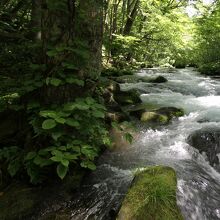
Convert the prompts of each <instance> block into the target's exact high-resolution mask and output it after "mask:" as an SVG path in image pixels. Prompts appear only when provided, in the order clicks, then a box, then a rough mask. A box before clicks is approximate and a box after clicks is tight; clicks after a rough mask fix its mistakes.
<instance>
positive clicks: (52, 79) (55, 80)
mask: <svg viewBox="0 0 220 220" xmlns="http://www.w3.org/2000/svg"><path fill="white" fill-rule="evenodd" d="M61 83H62V80H60V79H57V78H51V79H50V84H51V85H53V86H59V85H60V84H61Z"/></svg>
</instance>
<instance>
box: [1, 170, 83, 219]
mask: <svg viewBox="0 0 220 220" xmlns="http://www.w3.org/2000/svg"><path fill="white" fill-rule="evenodd" d="M70 172H71V173H70V174H69V175H68V176H66V178H65V179H64V180H63V181H62V182H60V180H56V179H54V180H53V181H51V182H46V184H44V185H41V186H33V185H30V184H27V183H25V182H21V181H14V183H11V184H10V185H8V186H7V187H6V188H3V189H0V219H1V220H30V219H39V220H41V219H42V220H54V219H57V220H59V219H60V220H61V219H62V220H64V219H65V220H67V219H71V213H70V212H68V210H65V208H66V204H67V202H69V201H70V200H71V196H72V192H74V191H76V190H77V189H78V188H79V187H80V185H81V181H82V178H83V177H84V176H85V171H84V170H82V169H79V170H73V171H70ZM45 212H46V215H45V216H42V213H45ZM68 217H69V218H68Z"/></svg>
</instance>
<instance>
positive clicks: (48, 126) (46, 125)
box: [42, 119, 57, 130]
mask: <svg viewBox="0 0 220 220" xmlns="http://www.w3.org/2000/svg"><path fill="white" fill-rule="evenodd" d="M56 125H57V123H56V121H55V120H53V119H47V120H45V121H44V122H43V124H42V128H43V129H45V130H49V129H52V128H54V127H56Z"/></svg>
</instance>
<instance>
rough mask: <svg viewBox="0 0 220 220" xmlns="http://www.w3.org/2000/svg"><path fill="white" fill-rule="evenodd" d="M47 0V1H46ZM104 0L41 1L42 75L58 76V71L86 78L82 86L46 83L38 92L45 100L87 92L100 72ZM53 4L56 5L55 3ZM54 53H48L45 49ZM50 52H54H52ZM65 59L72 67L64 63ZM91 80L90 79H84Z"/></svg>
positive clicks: (59, 101) (56, 101)
mask: <svg viewBox="0 0 220 220" xmlns="http://www.w3.org/2000/svg"><path fill="white" fill-rule="evenodd" d="M49 2H50V1H49ZM102 3H103V0H90V1H84V0H83V1H80V2H79V3H77V2H76V1H72V0H55V1H54V0H53V1H51V4H50V5H48V4H46V3H45V2H44V3H43V5H42V8H43V13H42V24H41V25H42V44H43V54H42V56H43V60H44V63H45V64H46V67H47V70H46V71H45V78H47V77H55V78H59V74H60V71H62V74H64V75H65V74H66V75H67V76H73V77H77V78H79V79H81V80H84V81H85V86H84V88H82V87H79V86H76V85H66V84H65V85H63V86H57V87H54V86H45V88H44V90H43V91H42V93H41V97H42V99H43V100H44V103H46V104H50V103H64V102H67V101H70V100H73V99H74V98H75V97H78V96H83V95H84V94H86V93H89V90H90V89H91V88H92V87H93V85H91V84H93V83H91V80H97V78H98V77H99V76H100V73H101V57H102V37H103V36H102V35H103V4H102ZM56 4H57V6H58V7H56ZM51 48H52V50H53V51H54V50H55V52H56V48H57V50H59V51H60V50H61V52H59V53H58V55H56V56H48V51H50V50H51ZM52 53H53V52H52ZM64 63H68V64H71V65H73V66H75V69H68V68H66V69H65V67H63V64H64ZM87 82H90V83H87Z"/></svg>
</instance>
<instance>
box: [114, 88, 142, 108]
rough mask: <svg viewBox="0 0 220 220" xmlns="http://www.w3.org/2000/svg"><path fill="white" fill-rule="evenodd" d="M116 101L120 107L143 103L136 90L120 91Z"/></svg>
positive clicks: (117, 93)
mask: <svg viewBox="0 0 220 220" xmlns="http://www.w3.org/2000/svg"><path fill="white" fill-rule="evenodd" d="M114 100H115V101H116V102H117V103H119V104H120V105H129V104H138V103H141V102H142V101H141V99H140V92H139V91H138V90H136V89H131V90H129V91H118V92H116V93H115V94H114Z"/></svg>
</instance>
